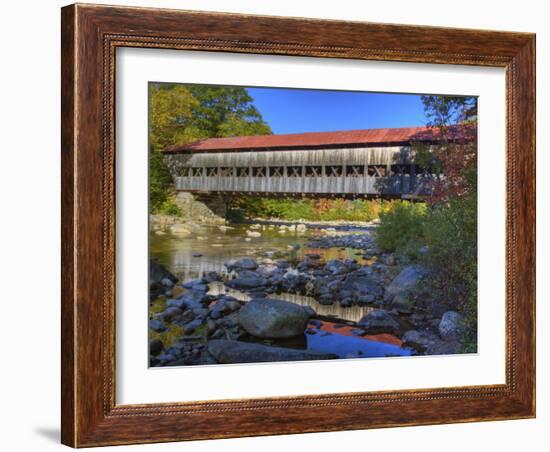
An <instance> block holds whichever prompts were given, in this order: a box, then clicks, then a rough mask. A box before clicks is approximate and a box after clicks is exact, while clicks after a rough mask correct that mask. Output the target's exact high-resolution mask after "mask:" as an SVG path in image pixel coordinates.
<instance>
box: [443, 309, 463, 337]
mask: <svg viewBox="0 0 550 452" xmlns="http://www.w3.org/2000/svg"><path fill="white" fill-rule="evenodd" d="M463 333H464V320H463V319H462V316H461V315H460V314H459V313H458V312H455V311H447V312H446V313H445V314H443V317H442V318H441V322H439V335H440V336H441V338H442V339H444V340H446V341H448V340H451V341H452V340H457V339H460V338H461V336H462V334H463Z"/></svg>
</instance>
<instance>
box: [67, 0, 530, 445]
mask: <svg viewBox="0 0 550 452" xmlns="http://www.w3.org/2000/svg"><path fill="white" fill-rule="evenodd" d="M61 31H62V150H61V154H62V350H61V352H62V354H61V358H62V359H61V363H62V364H61V366H62V368H61V370H62V372H61V373H62V442H63V443H64V444H66V445H70V446H73V447H86V446H100V445H112V444H131V443H149V442H161V441H180V440H196V439H212V438H227V437H237V436H254V435H273V434H285V433H302V432H320V431H336V430H351V429H364V428H377V427H391V426H404V425H425V424H442V423H451V422H469V421H485V420H500V419H519V418H530V417H534V416H535V35H533V34H528V33H509V32H495V31H482V30H466V29H449V28H436V27H420V26H408V25H389V24H374V23H355V22H338V21H326V20H313V19H297V18H279V17H263V16H245V15H237V14H218V13H203V12H188V11H176V10H162V9H144V8H126V7H109V6H94V5H78V4H76V5H71V6H67V7H64V8H63V9H62V30H61ZM118 47H147V48H163V49H185V50H201V51H217V52H236V53H254V54H272V55H297V56H312V57H329V58H350V59H363V60H383V61H394V62H418V63H439V64H461V65H474V66H493V67H502V68H505V69H506V108H507V112H506V113H507V120H506V121H507V124H506V137H507V143H506V147H507V150H506V193H507V194H506V196H507V199H506V256H507V262H506V383H505V384H502V385H491V386H472V387H452V388H442V389H441V388H440V389H430V388H425V389H418V390H400V391H384V392H364V393H344V394H336V395H335V394H325V395H323V394H321V395H315V396H299V397H276V398H264V399H245V400H220V401H214V402H179V401H174V402H173V403H164V404H148V405H122V406H121V405H117V404H116V403H115V366H116V362H115V342H114V339H115V315H116V312H115V249H114V244H115V177H116V175H115V173H114V159H115V134H114V130H115V124H114V118H115V116H114V112H115V106H114V101H115V96H114V86H115V70H114V69H115V64H116V59H115V50H116V49H117V48H118ZM328 412H330V415H328V414H327V413H328Z"/></svg>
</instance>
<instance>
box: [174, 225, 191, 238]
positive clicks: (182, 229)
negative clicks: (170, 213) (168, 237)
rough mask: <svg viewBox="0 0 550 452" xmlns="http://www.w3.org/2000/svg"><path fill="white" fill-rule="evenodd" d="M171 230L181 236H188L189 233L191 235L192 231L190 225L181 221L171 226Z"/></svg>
mask: <svg viewBox="0 0 550 452" xmlns="http://www.w3.org/2000/svg"><path fill="white" fill-rule="evenodd" d="M170 232H171V233H172V234H174V235H177V236H180V237H186V236H188V235H191V231H190V230H189V227H188V226H187V225H185V224H181V223H176V224H173V225H172V226H170Z"/></svg>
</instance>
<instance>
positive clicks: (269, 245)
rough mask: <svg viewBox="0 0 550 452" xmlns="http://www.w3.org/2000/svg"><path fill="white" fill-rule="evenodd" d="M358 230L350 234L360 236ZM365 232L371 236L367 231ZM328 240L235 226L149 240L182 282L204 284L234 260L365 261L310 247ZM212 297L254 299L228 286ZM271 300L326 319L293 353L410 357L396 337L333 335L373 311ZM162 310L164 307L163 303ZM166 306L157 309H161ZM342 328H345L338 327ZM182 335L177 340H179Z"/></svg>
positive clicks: (299, 299)
mask: <svg viewBox="0 0 550 452" xmlns="http://www.w3.org/2000/svg"><path fill="white" fill-rule="evenodd" d="M247 231H249V232H250V231H254V232H257V233H260V234H261V235H260V236H259V237H248V235H247ZM357 232H359V231H357V230H354V231H352V232H350V233H357ZM363 232H365V233H368V231H367V230H364V231H363ZM320 235H325V232H324V231H323V230H322V229H320V228H314V227H313V228H311V227H310V228H308V229H307V230H306V231H305V232H297V231H295V230H288V229H285V230H284V232H281V229H280V228H279V227H278V226H276V225H256V226H255V227H253V228H251V225H231V226H230V227H229V228H225V227H218V226H201V228H200V229H199V230H198V231H194V232H193V233H192V234H190V235H187V236H177V235H172V234H165V235H157V234H154V233H152V234H151V235H150V238H149V252H150V257H151V258H153V259H155V260H156V261H157V262H159V263H160V264H162V265H163V266H165V267H166V268H168V269H169V270H170V271H171V272H172V273H174V274H175V275H176V276H178V277H179V278H180V281H181V282H186V281H189V280H193V279H198V278H201V277H202V276H203V275H205V274H206V273H208V272H211V271H215V272H218V273H221V274H224V273H226V271H227V269H226V267H225V265H224V263H225V262H228V261H231V260H233V259H240V258H244V257H252V258H254V259H256V260H257V262H258V263H264V264H265V263H272V262H273V261H274V260H277V259H285V260H286V261H288V262H289V263H291V264H292V263H298V262H300V261H301V260H302V259H303V258H304V256H305V255H306V254H309V253H316V254H319V255H320V256H321V259H322V261H324V262H326V261H328V260H331V259H348V258H350V259H357V260H358V261H359V262H362V263H364V264H365V263H367V262H365V261H361V259H362V256H361V250H357V249H352V248H327V249H319V248H309V247H308V246H307V243H308V242H309V241H310V239H311V238H314V237H317V236H320ZM209 293H210V294H212V295H217V294H221V293H228V294H230V295H232V296H234V297H235V298H237V299H240V300H243V301H248V300H249V299H250V297H249V296H248V295H247V294H246V293H243V292H239V291H235V290H232V289H229V288H227V287H225V286H224V284H223V283H219V282H218V283H211V284H210V291H209ZM270 297H271V298H277V299H283V300H287V301H291V302H293V303H297V304H300V305H304V306H311V307H312V308H313V309H314V310H315V312H316V313H317V315H318V316H319V317H321V318H324V319H325V320H324V323H323V324H324V326H323V328H324V329H325V331H330V332H331V333H330V334H328V333H323V331H322V330H317V333H316V334H308V335H304V337H303V338H301V339H300V341H301V342H304V341H305V342H304V343H303V344H302V343H296V344H292V343H290V344H285V345H287V346H291V347H297V348H308V349H311V350H317V351H324V352H331V353H337V354H338V355H339V356H340V357H342V358H345V357H377V356H399V355H400V356H403V355H409V354H410V351H409V350H407V349H402V348H401V347H400V341H399V340H397V343H396V341H395V340H396V339H397V338H395V337H393V336H391V335H379V337H372V336H371V337H368V338H358V337H353V335H352V334H351V330H352V329H353V327H345V328H347V329H345V328H344V329H342V328H338V329H337V330H335V329H333V326H334V324H333V323H332V322H331V318H333V319H334V321H335V322H337V323H338V322H342V321H351V322H358V321H359V320H360V319H361V318H362V317H363V316H364V315H366V314H367V313H368V312H369V311H371V310H372V309H373V308H372V307H368V306H350V307H341V306H340V305H339V303H334V304H333V305H330V306H326V305H322V304H320V303H318V302H317V301H316V300H315V299H314V298H313V297H309V296H303V295H296V294H290V293H279V294H274V295H271V296H270ZM161 303H162V307H163V306H164V302H161ZM160 308H161V306H158V307H155V310H156V309H160ZM339 327H342V325H339ZM176 337H177V334H175V335H174V338H173V339H174V340H175V339H176Z"/></svg>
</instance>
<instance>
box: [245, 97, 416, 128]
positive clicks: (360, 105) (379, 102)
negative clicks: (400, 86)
mask: <svg viewBox="0 0 550 452" xmlns="http://www.w3.org/2000/svg"><path fill="white" fill-rule="evenodd" d="M247 90H248V92H249V94H250V95H251V96H252V97H253V98H254V105H255V106H256V108H258V110H259V111H260V113H261V114H262V116H263V118H264V120H265V121H266V122H267V123H268V124H269V125H270V126H271V129H272V130H273V133H300V132H329V131H334V130H353V129H374V128H382V127H407V126H422V125H426V117H425V116H424V110H423V107H422V102H421V100H420V96H419V95H415V94H383V93H366V92H350V91H322V90H306V89H284V88H247Z"/></svg>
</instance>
